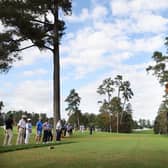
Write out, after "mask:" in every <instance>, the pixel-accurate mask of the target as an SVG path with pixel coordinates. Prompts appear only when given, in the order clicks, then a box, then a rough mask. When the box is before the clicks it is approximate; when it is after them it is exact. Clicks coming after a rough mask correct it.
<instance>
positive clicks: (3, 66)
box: [0, 0, 72, 127]
mask: <svg viewBox="0 0 168 168" xmlns="http://www.w3.org/2000/svg"><path fill="white" fill-rule="evenodd" d="M60 9H61V10H62V11H63V12H64V13H65V14H67V15H69V14H71V12H72V11H71V9H72V0H0V22H1V23H2V25H3V26H5V30H4V31H3V32H0V72H7V71H8V70H9V69H10V68H11V66H12V64H13V63H14V62H15V61H17V60H20V59H21V55H19V54H20V52H21V51H23V50H26V49H28V48H31V47H37V48H39V50H49V51H51V52H52V53H53V65H54V72H53V79H54V84H53V86H54V87H53V90H54V98H53V102H54V127H55V125H56V122H57V120H59V119H60V63H59V57H60V56H59V42H60V39H61V37H62V35H63V34H64V29H65V22H64V21H63V20H60V19H59V10H60ZM25 41H26V42H27V43H26V44H28V45H27V46H23V45H22V44H23V42H25Z"/></svg>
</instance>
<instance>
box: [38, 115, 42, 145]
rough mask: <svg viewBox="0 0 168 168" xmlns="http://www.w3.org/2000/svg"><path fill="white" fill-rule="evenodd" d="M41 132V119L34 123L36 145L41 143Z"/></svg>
mask: <svg viewBox="0 0 168 168" xmlns="http://www.w3.org/2000/svg"><path fill="white" fill-rule="evenodd" d="M42 130H43V123H42V118H41V117H40V118H39V121H37V123H36V144H39V143H40V142H41V136H42Z"/></svg>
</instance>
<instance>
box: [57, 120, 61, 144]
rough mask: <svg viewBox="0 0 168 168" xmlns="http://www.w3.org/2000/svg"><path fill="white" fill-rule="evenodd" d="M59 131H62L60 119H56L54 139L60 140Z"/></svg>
mask: <svg viewBox="0 0 168 168" xmlns="http://www.w3.org/2000/svg"><path fill="white" fill-rule="evenodd" d="M61 133H62V124H61V120H58V122H57V125H56V141H60V140H61Z"/></svg>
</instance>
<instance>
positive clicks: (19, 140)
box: [16, 115, 27, 145]
mask: <svg viewBox="0 0 168 168" xmlns="http://www.w3.org/2000/svg"><path fill="white" fill-rule="evenodd" d="M26 118H27V116H26V115H22V119H20V120H19V123H18V137H17V141H16V145H20V144H24V142H25V140H24V135H25V130H26Z"/></svg>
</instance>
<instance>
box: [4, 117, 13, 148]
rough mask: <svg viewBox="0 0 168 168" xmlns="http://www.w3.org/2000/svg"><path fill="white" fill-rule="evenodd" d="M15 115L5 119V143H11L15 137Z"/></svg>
mask: <svg viewBox="0 0 168 168" xmlns="http://www.w3.org/2000/svg"><path fill="white" fill-rule="evenodd" d="M12 130H13V115H12V114H11V115H10V116H9V117H8V118H7V119H6V120H5V138H4V143H3V145H4V146H6V145H11V141H12V137H13V132H12Z"/></svg>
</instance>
